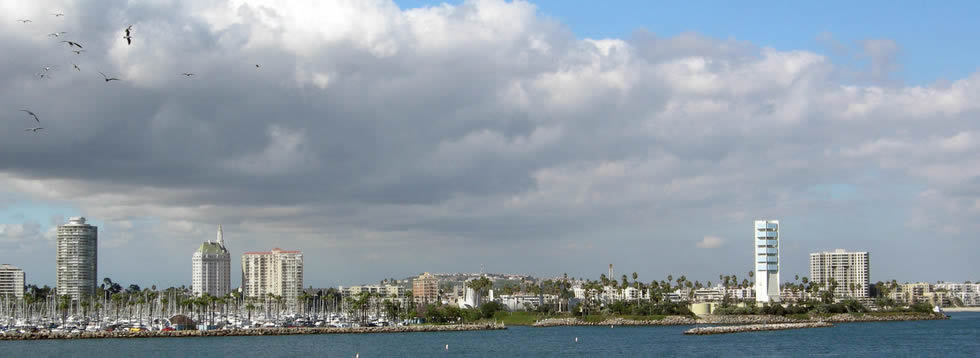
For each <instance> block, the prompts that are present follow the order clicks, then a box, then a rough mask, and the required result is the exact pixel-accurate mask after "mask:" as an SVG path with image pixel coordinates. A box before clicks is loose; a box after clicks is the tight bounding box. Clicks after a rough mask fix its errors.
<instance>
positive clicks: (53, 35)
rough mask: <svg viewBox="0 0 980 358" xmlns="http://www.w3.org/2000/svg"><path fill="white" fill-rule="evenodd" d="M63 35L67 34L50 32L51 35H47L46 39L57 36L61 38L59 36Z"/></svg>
mask: <svg viewBox="0 0 980 358" xmlns="http://www.w3.org/2000/svg"><path fill="white" fill-rule="evenodd" d="M64 34H67V32H64V31H61V32H52V33H50V34H48V37H58V36H61V35H64Z"/></svg>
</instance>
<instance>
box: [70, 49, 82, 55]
mask: <svg viewBox="0 0 980 358" xmlns="http://www.w3.org/2000/svg"><path fill="white" fill-rule="evenodd" d="M71 52H74V53H75V54H76V55H81V54H82V52H85V50H71Z"/></svg>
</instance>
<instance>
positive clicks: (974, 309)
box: [943, 307, 980, 312]
mask: <svg viewBox="0 0 980 358" xmlns="http://www.w3.org/2000/svg"><path fill="white" fill-rule="evenodd" d="M943 311H946V312H980V307H943Z"/></svg>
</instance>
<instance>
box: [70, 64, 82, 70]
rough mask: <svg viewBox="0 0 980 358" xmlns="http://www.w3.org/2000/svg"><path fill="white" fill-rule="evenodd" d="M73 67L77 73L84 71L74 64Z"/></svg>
mask: <svg viewBox="0 0 980 358" xmlns="http://www.w3.org/2000/svg"><path fill="white" fill-rule="evenodd" d="M71 67H74V68H75V70H76V71H81V70H82V69H81V68H78V65H76V64H74V63H73V64H71Z"/></svg>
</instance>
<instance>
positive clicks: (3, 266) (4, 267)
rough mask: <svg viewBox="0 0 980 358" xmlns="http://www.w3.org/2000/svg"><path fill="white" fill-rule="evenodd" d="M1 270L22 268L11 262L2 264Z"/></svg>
mask: <svg viewBox="0 0 980 358" xmlns="http://www.w3.org/2000/svg"><path fill="white" fill-rule="evenodd" d="M0 270H20V268H17V266H14V265H11V264H3V265H0Z"/></svg>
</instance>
